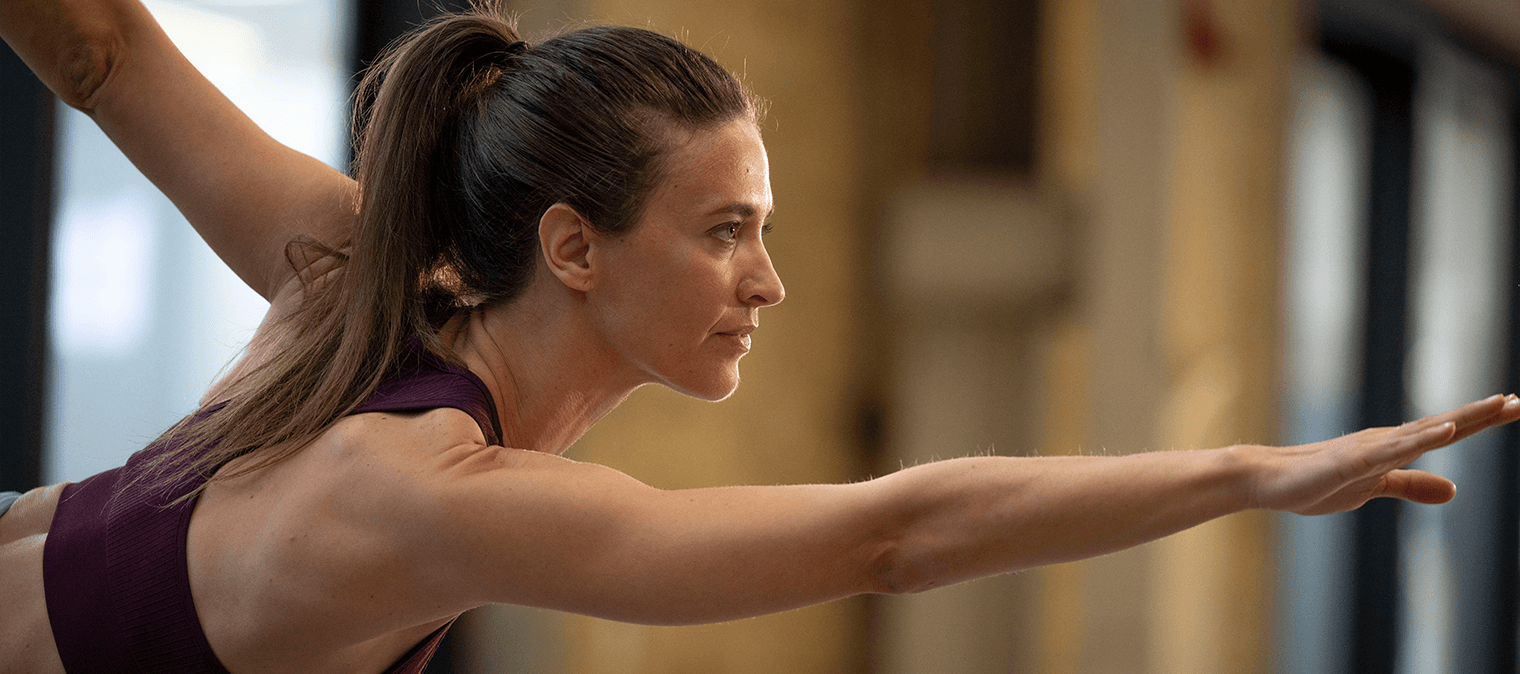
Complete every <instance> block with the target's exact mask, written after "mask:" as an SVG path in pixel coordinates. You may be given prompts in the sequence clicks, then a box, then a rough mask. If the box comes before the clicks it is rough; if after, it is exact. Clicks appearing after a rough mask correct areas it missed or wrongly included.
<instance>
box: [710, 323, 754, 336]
mask: <svg viewBox="0 0 1520 674" xmlns="http://www.w3.org/2000/svg"><path fill="white" fill-rule="evenodd" d="M758 327H760V326H758V325H741V326H739V327H737V328H734V329H732V330H722V331H719V332H718V334H720V335H729V336H731V337H748V336H749V333H751V332H754V331H755V328H758Z"/></svg>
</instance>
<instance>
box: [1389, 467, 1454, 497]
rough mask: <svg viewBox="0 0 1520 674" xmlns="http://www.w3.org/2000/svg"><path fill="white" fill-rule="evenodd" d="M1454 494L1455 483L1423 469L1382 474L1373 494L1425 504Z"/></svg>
mask: <svg viewBox="0 0 1520 674" xmlns="http://www.w3.org/2000/svg"><path fill="white" fill-rule="evenodd" d="M1456 495H1457V485H1455V484H1453V483H1452V481H1451V480H1448V479H1446V478H1444V477H1441V476H1440V475H1434V474H1431V473H1427V472H1425V471H1423V470H1395V471H1392V472H1390V473H1388V474H1387V475H1384V476H1383V481H1382V483H1380V484H1379V486H1378V492H1377V494H1375V496H1388V497H1392V498H1401V499H1404V500H1406V501H1413V502H1415V503H1424V504H1426V505H1436V504H1440V503H1445V502H1447V501H1450V500H1451V499H1452V498H1453V497H1455V496H1456Z"/></svg>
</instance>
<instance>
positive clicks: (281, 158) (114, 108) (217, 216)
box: [0, 0, 357, 299]
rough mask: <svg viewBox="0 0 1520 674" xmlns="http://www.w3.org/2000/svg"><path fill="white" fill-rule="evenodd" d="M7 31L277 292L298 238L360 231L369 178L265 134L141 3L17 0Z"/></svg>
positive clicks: (252, 279) (192, 217) (197, 222)
mask: <svg viewBox="0 0 1520 674" xmlns="http://www.w3.org/2000/svg"><path fill="white" fill-rule="evenodd" d="M0 19H3V22H0V24H3V25H0V29H3V30H4V33H5V38H6V41H7V42H9V43H11V44H12V45H13V46H14V47H15V48H16V50H17V52H18V53H20V54H21V55H22V57H23V58H25V59H26V60H27V62H28V64H29V65H31V66H32V68H33V69H34V70H36V71H37V73H38V75H39V76H41V77H42V79H43V80H44V81H45V82H47V83H48V85H49V86H50V87H52V88H53V90H54V91H55V92H57V93H58V94H59V95H60V96H61V97H62V98H63V99H64V100H65V101H66V102H68V103H69V104H70V105H73V106H75V107H77V108H79V109H81V110H83V111H84V112H86V113H87V114H89V115H90V116H91V118H93V119H94V120H95V122H96V123H97V124H99V125H100V128H101V129H102V130H104V131H105V133H106V135H107V136H109V137H110V138H111V140H112V141H113V142H114V143H115V144H116V145H117V147H119V148H120V149H121V150H122V152H123V153H125V154H126V156H127V157H128V158H129V159H130V160H131V161H132V163H133V164H134V165H135V166H136V167H137V168H138V169H139V170H140V171H142V173H143V174H144V175H145V176H147V177H148V179H149V180H151V181H152V182H153V184H154V185H156V186H157V187H158V188H159V189H160V190H162V191H163V192H164V194H165V195H167V196H168V197H169V199H170V201H172V202H173V203H174V205H175V206H176V207H178V208H179V210H180V212H181V213H183V214H184V215H185V218H186V219H187V220H189V221H190V224H191V225H192V226H194V227H195V229H196V231H197V232H199V233H200V235H201V236H202V237H203V238H204V239H205V240H206V242H207V243H208V244H210V246H211V248H212V249H213V250H215V251H216V253H217V254H218V255H219V256H220V257H221V258H222V260H223V261H225V262H226V263H227V264H228V266H230V267H231V268H232V270H233V271H234V272H236V273H237V274H238V276H239V277H240V278H242V279H243V281H244V282H246V283H247V284H248V285H249V286H250V287H252V288H253V289H254V290H255V291H257V292H258V293H259V294H261V295H263V296H264V297H265V298H266V299H272V298H273V296H274V294H275V292H276V291H277V290H278V289H279V288H280V287H281V286H282V285H283V284H284V283H285V282H286V281H287V280H288V279H290V278H291V277H292V276H293V274H294V272H295V270H294V269H293V268H292V265H291V264H290V262H289V261H288V260H287V259H286V255H285V247H286V244H287V243H289V242H290V241H291V240H293V239H295V238H296V237H298V236H303V235H304V236H310V237H312V238H315V239H317V240H319V241H323V242H325V243H328V244H329V245H332V246H334V247H339V246H341V245H342V244H343V243H344V242H345V241H346V240H347V237H348V234H349V231H350V229H351V228H352V226H353V222H354V218H355V203H356V194H357V187H356V185H355V184H354V182H353V181H352V180H351V179H349V178H348V177H347V176H345V175H343V174H342V173H340V172H338V171H336V170H334V169H332V168H331V167H328V166H326V165H325V164H323V163H321V162H319V161H317V160H316V159H314V158H312V157H309V156H307V155H304V154H302V153H300V152H297V151H295V150H293V149H291V148H289V147H286V146H285V145H283V144H281V143H279V142H278V141H276V140H274V139H273V138H271V137H270V136H269V135H268V134H266V133H264V131H263V130H261V129H260V128H259V127H258V126H257V125H255V124H254V123H253V121H252V120H250V119H249V118H248V117H247V116H246V115H244V114H243V113H242V112H241V111H240V110H238V109H237V107H236V106H234V105H233V104H232V102H231V101H229V100H228V99H227V98H226V97H225V96H223V95H222V93H221V92H220V91H218V90H217V89H216V87H215V86H213V85H212V84H211V82H210V81H208V80H207V79H206V78H205V77H203V76H202V75H201V74H200V72H199V71H197V70H196V69H195V67H194V66H192V65H191V64H190V62H189V61H188V60H186V59H185V57H184V55H182V54H181V53H180V52H179V50H178V49H177V48H176V47H175V46H174V44H173V43H172V42H171V41H170V40H169V38H168V36H167V35H166V34H165V33H164V32H163V30H162V29H161V28H160V27H159V26H158V24H157V22H155V21H154V20H153V17H152V16H151V15H150V14H149V13H148V11H147V10H146V9H145V8H144V7H143V6H142V5H140V4H138V3H136V2H99V3H89V2H74V3H48V2H40V1H39V0H24V1H22V2H17V3H10V6H9V7H7V8H6V10H5V11H4V15H3V16H0Z"/></svg>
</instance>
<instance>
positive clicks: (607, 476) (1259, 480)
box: [389, 396, 1520, 624]
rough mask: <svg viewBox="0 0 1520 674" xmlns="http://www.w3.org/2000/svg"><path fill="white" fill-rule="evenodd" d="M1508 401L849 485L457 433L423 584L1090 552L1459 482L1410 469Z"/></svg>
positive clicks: (1420, 494)
mask: <svg viewBox="0 0 1520 674" xmlns="http://www.w3.org/2000/svg"><path fill="white" fill-rule="evenodd" d="M1517 418H1520V400H1516V399H1514V398H1512V397H1510V398H1501V397H1498V396H1495V397H1493V398H1489V399H1487V400H1483V401H1480V402H1476V403H1473V404H1470V405H1467V406H1465V407H1462V408H1460V409H1457V410H1454V411H1451V412H1448V413H1445V414H1442V415H1437V416H1434V417H1429V418H1427V419H1422V420H1420V421H1417V422H1412V423H1409V424H1405V425H1403V426H1399V427H1397V428H1382V429H1370V430H1367V431H1362V432H1360V433H1355V434H1352V435H1348V436H1345V437H1343V438H1338V439H1335V440H1331V441H1327V442H1322V443H1315V444H1311V445H1304V446H1301V447H1290V448H1272V447H1257V446H1236V447H1228V448H1224V449H1218V450H1195V451H1173V452H1156V453H1148V454H1136V455H1130V456H1119V457H1048V458H1009V457H981V458H967V459H955V460H949V461H941V462H937V463H932V464H927V465H922V466H917V467H914V468H909V469H906V470H903V471H900V472H898V473H895V474H892V475H888V476H886V477H883V478H879V479H876V480H871V481H868V482H863V483H858V484H851V485H814V486H793V487H726V488H716V489H693V490H683V491H661V490H657V489H654V488H651V487H648V486H645V485H642V484H640V483H638V482H637V481H635V480H633V479H631V478H629V477H627V476H625V475H622V474H621V473H618V472H616V471H613V470H611V469H608V468H605V467H601V466H595V465H591V464H582V463H577V462H574V461H569V460H566V459H562V458H559V457H555V456H548V455H543V454H537V453H534V452H526V451H520V450H504V449H501V448H491V449H489V450H467V449H458V450H454V452H453V453H450V454H448V455H447V456H445V457H440V461H441V463H440V466H441V468H440V469H438V470H436V471H428V472H427V475H428V476H427V477H425V478H424V479H423V480H422V481H420V482H419V484H418V485H417V487H418V488H419V490H421V492H422V493H427V494H429V499H428V505H427V506H425V507H422V508H419V509H417V510H416V513H415V515H416V517H417V518H418V519H417V520H416V521H414V522H411V523H399V522H390V523H389V524H391V525H394V526H398V530H401V531H405V532H408V533H406V534H405V535H406V536H415V540H407V541H406V542H405V543H403V544H402V545H400V546H399V547H401V548H403V549H411V550H420V551H425V552H421V553H419V554H420V555H425V557H426V561H425V562H422V563H421V564H422V565H423V566H425V567H426V568H428V569H429V571H428V573H427V576H428V578H429V580H427V581H424V583H423V584H424V585H429V586H430V588H429V594H428V596H431V597H435V598H438V599H441V600H443V601H449V602H453V603H455V604H456V605H460V606H465V605H475V604H479V603H486V602H509V603H519V604H527V605H533V606H542V607H548V608H556V609H562V610H567V611H572V612H577V613H585V614H590V615H596V616H600V617H606V618H612V619H616V620H625V621H632V622H646V623H666V624H669V623H696V622H711V621H720V620H729V619H734V618H740V617H745V616H752V615H758V614H763V613H769V612H774V611H782V610H786V609H790V608H795V607H799V606H805V605H808V604H813V603H818V602H822V601H828V600H831V599H835V598H839V597H845V596H849V595H853V594H859V593H864V592H911V591H918V590H923V589H927V588H932V587H936V586H941V585H948V584H951V583H956V582H960V581H963V580H968V579H971V578H976V577H980V576H985V575H990V574H997V573H1004V572H1009V571H1014V570H1018V569H1023V568H1029V567H1033V566H1037V565H1041V564H1049V563H1054V562H1062V561H1069V560H1074V559H1081V558H1085V557H1091V556H1094V555H1100V554H1104V553H1108V552H1112V551H1115V550H1119V549H1123V548H1126V547H1130V546H1133V545H1138V544H1141V543H1144V542H1147V541H1151V540H1155V539H1157V538H1161V537H1163V536H1166V535H1169V534H1171V533H1174V532H1177V531H1180V530H1183V529H1186V528H1189V527H1192V526H1195V525H1197V524H1200V523H1203V522H1205V521H1208V520H1210V519H1213V518H1216V517H1220V516H1223V515H1226V514H1230V513H1233V512H1237V511H1240V510H1245V509H1250V508H1265V509H1274V510H1288V511H1293V512H1301V513H1306V514H1313V513H1323V512H1334V511H1341V510H1349V509H1353V508H1356V507H1359V506H1360V505H1361V504H1362V503H1365V502H1366V501H1367V500H1368V499H1371V498H1376V497H1380V496H1390V497H1398V498H1406V499H1410V500H1415V501H1420V502H1426V503H1437V502H1443V501H1445V500H1448V499H1449V498H1450V497H1451V495H1452V493H1453V488H1452V485H1451V483H1450V482H1448V481H1446V480H1445V479H1443V478H1439V477H1436V476H1434V475H1430V474H1428V473H1423V472H1419V471H1412V470H1407V469H1405V468H1404V467H1405V466H1407V465H1408V464H1409V463H1411V462H1412V461H1414V460H1415V459H1416V458H1418V457H1419V456H1420V455H1422V454H1424V453H1425V452H1427V451H1430V450H1432V449H1436V448H1439V447H1442V446H1445V445H1448V444H1450V443H1452V442H1454V441H1456V440H1458V439H1460V438H1462V437H1466V436H1467V435H1470V434H1472V433H1475V432H1477V431H1479V430H1482V429H1484V428H1488V427H1490V426H1495V425H1499V424H1504V423H1509V422H1511V421H1514V420H1516V419H1517Z"/></svg>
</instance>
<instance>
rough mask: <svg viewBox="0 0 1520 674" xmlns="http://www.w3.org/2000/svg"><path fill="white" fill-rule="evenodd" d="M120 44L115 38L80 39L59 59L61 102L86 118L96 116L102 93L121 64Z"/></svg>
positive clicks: (58, 91)
mask: <svg viewBox="0 0 1520 674" xmlns="http://www.w3.org/2000/svg"><path fill="white" fill-rule="evenodd" d="M120 42H121V41H120V40H117V39H115V38H114V36H92V37H87V38H84V39H81V40H80V41H79V42H77V43H76V44H74V45H73V46H72V47H70V48H68V49H65V50H63V51H62V52H61V53H60V54H59V55H58V63H57V68H58V70H57V72H58V74H59V82H58V88H57V89H56V90H55V91H54V93H56V94H57V95H58V98H59V99H61V100H62V101H63V102H64V103H66V104H67V105H68V106H69V107H71V108H74V109H76V110H79V111H81V112H84V113H86V114H89V113H92V112H94V110H95V108H96V106H97V105H98V103H99V101H98V99H99V96H100V91H101V89H102V88H103V87H104V85H105V83H106V80H108V79H109V78H110V76H111V73H112V72H114V71H115V69H116V66H117V64H118V63H119V61H120V58H119V55H120V53H121V49H120V48H119V47H120Z"/></svg>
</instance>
